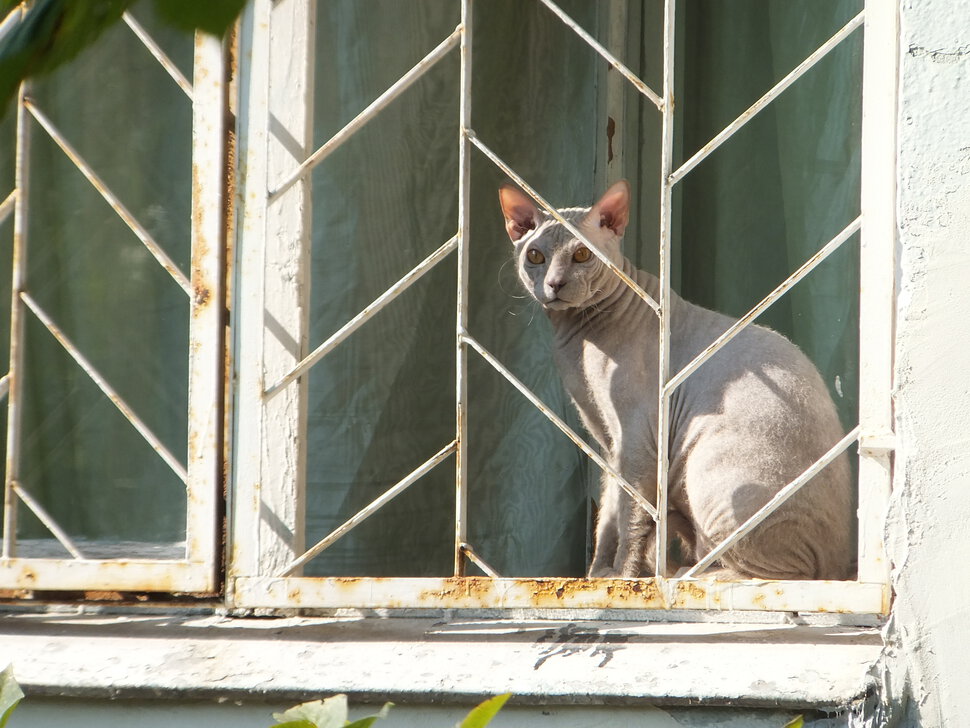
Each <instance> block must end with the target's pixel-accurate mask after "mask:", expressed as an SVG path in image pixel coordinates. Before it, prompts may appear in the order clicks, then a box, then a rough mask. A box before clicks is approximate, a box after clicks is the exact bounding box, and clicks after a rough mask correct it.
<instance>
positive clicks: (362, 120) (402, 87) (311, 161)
mask: <svg viewBox="0 0 970 728" xmlns="http://www.w3.org/2000/svg"><path fill="white" fill-rule="evenodd" d="M461 35H462V27H461V26H460V25H459V26H458V27H457V28H455V30H454V32H453V33H452V34H451V35H449V36H448V37H447V38H445V39H444V40H443V41H441V43H439V44H438V45H437V46H436V47H435V48H434V50H432V51H431V52H430V53H429V54H428V55H426V56H425V57H424V58H422V59H421V60H420V61H418V63H417V64H416V65H415V66H414V67H413V68H411V70H410V71H408V72H407V73H405V74H404V75H403V76H401V78H399V79H398V80H397V81H395V82H394V83H393V84H392V85H391V86H390V88H388V89H387V91H385V92H384V93H382V94H381V95H380V96H378V97H377V98H376V99H374V100H373V101H372V102H371V103H370V105H369V106H368V107H367V108H366V109H364V110H363V111H361V112H360V113H359V114H357V116H355V117H354V118H353V119H351V120H350V122H348V124H347V125H346V126H345V127H344V128H343V129H341V130H340V131H338V132H337V133H336V134H334V135H333V136H332V137H331V138H330V140H329V141H327V142H326V143H325V144H323V146H321V147H320V148H319V149H317V150H316V151H315V152H313V154H311V155H310V156H309V157H307V158H306V159H305V160H304V161H303V163H302V164H300V166H299V167H297V168H296V171H294V172H293V174H291V175H290V176H289V177H287V178H286V180H285V181H284V182H283V183H282V184H280V185H279V186H278V187H277V188H276V189H275V190H273V191H271V192H270V193H269V202H270V204H273V203H274V202H276V200H278V199H279V197H280V195H282V194H283V193H284V192H286V191H287V190H288V189H289V188H290V187H292V186H293V185H295V184H296V183H297V182H298V181H300V180H301V179H303V177H304V176H305V175H306V174H307V173H308V172H310V170H312V169H313V168H314V167H316V166H317V165H318V164H320V162H322V161H323V160H324V159H326V158H327V157H329V156H330V154H332V153H333V152H334V151H335V150H336V149H337V148H339V147H340V145H341V144H343V143H344V142H345V141H347V140H348V139H350V137H352V136H353V135H354V134H356V133H357V132H358V131H359V130H360V129H361V128H362V127H363V126H364V125H365V124H367V122H369V121H370V120H371V119H373V118H374V117H375V116H377V114H378V113H379V112H380V111H381V110H383V109H384V107H386V106H387V105H388V104H390V103H391V102H392V101H394V99H396V98H397V97H398V96H400V95H401V94H402V93H404V92H405V91H406V90H407V89H409V88H410V87H411V86H412V85H413V84H414V83H415V82H416V81H417V80H418V79H420V78H421V77H422V76H423V75H424V74H425V73H427V72H428V71H429V70H431V68H433V67H434V65H435V64H436V63H437V62H438V61H440V60H441V59H442V58H444V57H445V56H446V55H448V53H449V52H450V51H451V50H453V49H454V48H457V47H458V45H459V43H460V42H461Z"/></svg>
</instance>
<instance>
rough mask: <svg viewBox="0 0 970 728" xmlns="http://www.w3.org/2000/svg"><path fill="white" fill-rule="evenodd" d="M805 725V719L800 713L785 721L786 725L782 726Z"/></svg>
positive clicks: (797, 726) (789, 727) (796, 727)
mask: <svg viewBox="0 0 970 728" xmlns="http://www.w3.org/2000/svg"><path fill="white" fill-rule="evenodd" d="M804 725H805V719H804V718H803V717H802V716H800V715H796V716H795V717H794V718H792V719H791V720H790V721H788V722H787V723H785V725H784V726H782V728H803V726H804Z"/></svg>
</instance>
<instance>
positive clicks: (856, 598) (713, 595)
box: [227, 0, 898, 614]
mask: <svg viewBox="0 0 970 728" xmlns="http://www.w3.org/2000/svg"><path fill="white" fill-rule="evenodd" d="M539 1H540V2H542V3H543V4H544V5H546V6H547V7H549V8H550V9H551V10H553V12H557V14H558V13H561V11H558V8H556V7H555V6H554V4H553V3H552V2H551V1H550V0H539ZM865 5H866V7H865V10H864V11H863V13H864V21H862V22H863V25H864V32H865V37H866V43H865V46H866V47H865V54H864V63H863V79H864V81H863V83H864V89H865V92H864V93H863V122H862V126H863V128H862V205H861V207H862V212H861V215H860V218H859V220H857V224H858V226H860V227H861V253H860V255H861V265H860V268H861V273H860V276H861V279H860V289H861V294H860V295H861V299H862V300H861V310H860V329H861V335H860V340H861V342H860V380H861V383H860V428H859V432H858V442H859V482H860V483H864V487H861V488H860V494H859V512H860V518H859V560H860V566H859V575H858V580H857V581H853V582H819V581H789V582H774V581H772V582H768V581H758V580H751V581H744V582H730V583H729V582H710V581H702V580H696V579H665V578H661V577H655V578H646V579H636V580H619V579H617V580H610V579H603V580H587V579H564V578H547V579H503V578H492V577H469V576H465V567H466V565H467V563H468V562H472V563H475V564H477V565H478V566H480V567H481V568H482V569H483V570H484V571H485V572H486V573H490V570H489V567H488V565H487V564H486V563H484V562H483V561H482V560H481V559H480V557H479V556H478V555H477V554H476V553H475V552H474V550H473V549H472V548H471V547H469V546H468V545H467V543H466V539H465V533H464V524H465V523H467V513H466V502H465V484H466V482H467V473H466V472H465V463H466V462H467V458H466V457H465V456H464V450H463V448H464V441H465V430H464V423H465V417H464V412H463V411H462V407H463V403H464V402H465V401H466V396H465V395H466V392H467V386H468V383H467V377H466V362H467V357H468V349H469V348H474V349H476V350H478V352H479V353H481V354H483V355H486V354H487V353H486V352H485V351H484V350H483V349H481V348H480V347H479V346H478V345H477V342H475V341H474V339H472V338H471V337H470V335H469V334H468V332H467V330H466V328H465V324H466V318H465V313H464V303H463V301H464V300H466V298H467V284H466V282H467V280H468V255H467V249H466V242H465V241H467V240H468V236H469V228H468V218H467V215H466V214H465V210H467V208H468V205H469V199H470V198H469V179H470V178H469V163H470V161H469V160H470V157H471V155H472V154H474V153H476V152H473V151H472V147H473V146H475V147H477V148H478V150H479V152H482V153H484V154H485V156H489V157H492V161H493V162H495V163H496V164H498V165H499V166H500V167H502V168H503V169H505V171H506V172H507V173H509V174H510V176H512V177H513V179H516V178H517V175H515V173H514V170H512V169H511V168H507V167H505V166H504V163H502V162H501V160H499V159H498V158H497V157H495V156H494V154H492V153H491V152H490V150H489V149H488V148H487V146H485V144H484V143H483V142H482V141H481V140H479V139H478V138H477V137H475V136H474V133H473V132H471V131H470V130H471V129H472V128H473V127H472V125H471V124H470V120H471V94H470V83H471V74H470V64H471V48H470V46H469V45H468V44H467V42H466V40H467V38H468V37H469V35H470V34H471V33H472V28H471V10H472V2H471V0H461V7H462V22H461V24H459V26H458V28H457V29H456V31H455V33H453V34H452V35H451V36H449V37H448V38H447V39H445V40H444V41H443V42H442V44H441V45H440V46H439V47H438V48H437V49H435V51H432V53H430V54H429V55H428V57H426V58H425V60H424V61H422V62H421V63H419V64H418V66H416V67H415V70H420V69H421V68H423V67H425V66H427V65H429V64H431V63H433V62H434V61H435V60H436V59H437V58H438V57H441V56H442V55H444V54H446V53H448V52H449V51H451V50H452V49H453V48H455V47H456V46H458V47H459V52H460V55H461V63H462V74H461V81H460V83H461V87H462V95H461V97H462V102H461V108H460V128H461V129H462V130H465V131H466V132H467V133H462V138H461V139H460V140H459V144H460V147H459V149H460V159H459V165H460V168H459V170H460V171H459V177H460V183H459V184H460V186H459V225H458V233H457V235H456V238H454V239H452V240H451V241H448V242H447V243H445V244H444V245H443V246H442V248H441V249H439V251H438V252H437V253H436V254H435V256H441V257H443V256H445V255H448V254H449V253H450V252H451V251H452V250H455V252H456V255H457V257H458V261H459V271H460V273H459V281H458V297H459V303H458V310H457V316H456V332H457V335H456V374H457V377H456V379H457V392H456V394H457V402H458V403H459V404H458V411H457V412H456V438H455V441H454V442H452V443H451V444H450V445H446V446H445V447H444V448H443V449H442V450H441V451H440V452H439V453H437V454H436V455H434V456H432V457H431V458H430V459H429V460H428V461H427V462H426V463H425V465H424V466H422V467H421V468H418V470H416V471H415V472H414V473H412V474H411V475H409V476H407V477H406V478H404V479H403V480H402V481H401V483H399V484H398V485H399V486H401V487H407V484H408V482H409V479H411V478H412V477H413V478H414V479H416V478H417V477H419V476H420V474H421V472H423V469H430V468H431V467H434V466H435V465H437V464H438V463H439V462H441V460H443V459H444V458H446V457H448V456H449V455H450V454H451V453H452V452H454V453H455V454H456V460H457V464H456V499H457V506H456V526H455V562H456V563H455V576H453V577H443V578H393V579H392V578H335V577H302V576H289V575H287V574H288V573H289V572H292V571H298V567H299V563H300V558H301V554H305V552H306V544H305V543H304V535H303V532H302V529H303V515H304V513H303V502H302V482H301V479H302V478H303V477H304V475H303V464H304V463H305V456H306V454H305V450H304V448H305V443H304V438H303V437H302V434H301V433H302V432H303V429H302V428H304V427H305V424H306V415H307V413H306V409H305V402H306V384H305V378H304V379H301V378H300V377H299V376H298V372H299V371H300V367H301V366H303V365H306V363H307V360H308V359H310V358H312V354H311V353H310V352H309V350H308V345H307V330H308V323H307V320H306V316H305V312H306V311H307V310H308V308H309V307H308V305H307V302H308V300H309V299H308V296H309V284H308V283H307V282H306V281H303V280H302V279H301V278H300V276H299V275H296V276H292V277H291V278H290V279H288V280H286V281H280V280H275V279H273V278H272V277H271V276H267V275H266V272H267V271H268V270H271V269H278V268H279V267H281V266H282V267H284V268H287V269H289V270H297V271H299V270H300V269H301V267H302V266H304V265H305V262H306V256H307V251H308V245H307V244H306V243H307V240H308V236H309V211H310V209H311V204H312V203H311V201H310V188H309V181H308V174H309V170H310V169H312V166H313V165H314V164H315V163H316V162H318V161H319V160H320V159H322V158H323V156H325V155H326V154H327V153H329V148H330V147H329V146H328V145H332V146H336V144H338V143H339V141H340V138H341V135H345V134H346V135H348V136H349V134H352V133H353V131H355V130H356V128H359V126H362V125H363V124H364V123H366V121H367V120H368V119H369V118H370V117H371V116H372V115H373V114H376V113H378V112H379V109H380V108H381V106H382V105H383V104H384V103H386V102H389V100H390V99H391V98H393V97H394V95H396V94H397V93H399V92H400V91H402V90H403V89H404V88H406V86H407V84H406V83H402V82H399V83H398V84H395V85H394V86H392V87H391V88H390V89H389V91H388V92H387V93H385V94H384V95H383V96H382V97H380V98H379V99H377V100H376V101H375V102H374V104H372V105H371V107H368V109H366V110H365V111H364V112H362V113H361V114H360V116H359V117H358V118H357V119H355V120H354V121H352V122H351V123H350V124H349V125H348V126H347V127H346V128H345V129H344V130H343V131H341V132H339V133H338V134H337V135H336V136H335V137H334V138H333V139H332V140H331V142H328V143H327V144H325V145H324V147H322V148H321V149H318V150H316V151H314V150H313V142H312V124H311V121H310V118H309V110H310V109H312V105H313V100H312V85H313V62H312V59H313V57H314V50H315V49H314V47H313V43H314V39H313V25H314V21H315V18H314V16H313V10H314V7H315V5H314V3H313V2H312V0H291V2H288V3H284V4H279V5H277V6H276V7H275V8H274V7H273V3H272V2H271V1H270V0H256V2H255V3H254V4H253V5H252V6H251V8H250V9H249V10H247V13H246V15H245V16H244V22H243V32H242V44H243V50H242V53H241V57H242V58H244V59H248V63H244V65H243V68H242V69H241V71H242V84H241V88H242V89H243V94H244V98H243V101H242V103H241V105H240V127H239V128H240V142H241V143H240V149H241V152H242V155H243V157H242V160H241V164H242V175H241V179H242V180H243V190H242V200H243V202H242V205H241V210H240V215H241V216H240V225H239V229H240V231H241V233H240V258H239V267H238V278H237V290H238V292H239V298H238V299H237V314H238V318H237V327H236V332H235V333H236V347H237V348H236V351H237V352H238V357H237V359H236V361H237V371H236V379H237V381H238V390H237V392H236V395H237V399H236V403H235V406H236V413H237V417H236V420H235V424H236V430H235V459H234V468H233V469H234V473H235V476H234V484H235V488H234V490H233V499H232V507H231V515H232V518H231V533H230V544H231V549H230V555H229V561H228V575H227V579H228V598H229V602H230V604H231V605H233V606H237V607H246V608H255V607H261V608H271V609H289V608H301V607H302V608H340V607H354V608H393V607H413V608H427V607H435V608H547V607H554V608H572V609H606V608H631V609H702V610H778V611H825V612H851V613H864V614H887V613H888V611H889V607H890V587H889V565H888V561H887V559H886V556H885V553H884V550H883V538H882V524H883V518H884V513H885V508H886V504H887V503H888V495H889V489H890V482H891V480H890V479H891V469H890V468H891V453H892V451H893V434H892V405H891V398H890V391H891V383H892V340H893V339H892V330H893V324H892V320H893V318H892V317H893V305H894V294H895V291H894V287H895V284H894V275H895V273H894V268H895V263H894V242H895V227H894V225H895V217H894V206H895V178H894V168H895V161H894V160H895V118H896V74H895V73H894V72H893V70H892V69H895V67H896V63H897V60H896V52H897V49H896V42H897V35H898V33H897V25H898V20H897V12H898V10H897V8H895V7H893V5H892V4H887V3H882V2H875V1H874V0H868V1H867V2H866V4H865ZM665 8H666V18H667V20H666V28H665V39H666V42H665V45H669V48H668V49H667V50H666V51H665V53H666V55H667V58H668V59H670V58H672V52H673V49H672V45H673V39H674V27H673V18H674V17H675V12H674V11H675V8H674V0H665ZM574 30H576V32H577V33H579V34H580V35H581V36H582V35H583V34H584V31H582V29H579V28H578V27H574ZM849 32H858V31H854V29H850V30H849V31H848V32H846V35H848V33H849ZM584 39H585V40H586V41H587V43H589V42H590V41H591V40H592V39H591V38H588V37H586V38H584ZM593 42H594V43H595V41H593ZM597 50H598V51H599V52H600V54H601V55H604V57H606V58H607V60H608V61H609V62H610V63H611V64H612V65H613V66H614V67H615V68H620V67H621V65H622V64H619V62H618V61H615V59H612V58H611V56H609V52H608V51H607V50H606V49H605V48H602V47H601V46H600V47H599V48H598V49H597ZM279 54H285V57H286V58H287V62H286V63H279V62H277V63H275V64H274V63H273V59H275V58H279V57H280V55H279ZM276 73H279V74H282V75H281V76H280V77H275V76H274V74H276ZM407 78H408V77H407V76H405V80H406V79H407ZM780 85H781V84H779V86H780ZM665 87H666V88H665V90H664V93H663V94H659V95H658V94H654V96H657V99H656V101H655V103H656V102H657V101H659V102H660V106H661V107H662V106H663V103H662V101H661V99H662V98H669V97H670V95H671V90H672V87H673V78H672V63H668V64H667V71H666V72H665ZM781 90H783V89H779V90H778V93H780V92H781ZM643 93H644V94H645V95H647V96H648V97H649V93H647V92H643ZM300 101H302V104H301V103H300ZM759 103H760V102H759ZM753 113H756V111H754V112H753V111H752V110H751V109H749V111H748V112H745V114H746V115H747V116H751V115H753ZM742 116H745V115H742ZM271 117H272V118H273V123H274V124H281V125H282V126H283V128H285V129H286V130H287V132H288V133H289V138H290V140H291V144H292V140H296V142H297V144H298V145H299V146H300V147H301V150H300V154H302V158H300V154H297V155H295V156H294V150H293V147H292V146H291V148H290V149H284V148H283V147H282V145H280V144H279V143H278V142H274V139H273V134H272V133H271V131H270V129H269V122H268V120H269V119H270V118H271ZM670 117H672V114H665V124H664V132H663V137H664V142H663V145H664V153H663V160H662V166H663V176H664V180H666V183H665V184H664V185H663V189H664V191H665V192H664V198H665V199H664V201H663V203H662V205H663V207H662V209H663V210H664V211H665V212H664V213H662V217H663V218H664V222H663V223H662V225H663V228H664V229H665V230H666V229H669V223H668V222H667V220H669V215H670V190H671V189H672V186H673V185H674V184H676V182H677V181H678V180H679V179H680V178H682V176H683V174H681V171H682V170H681V171H674V170H672V169H671V157H672V155H671V153H670V150H671V145H672V133H673V132H672V125H671V123H670ZM288 157H289V158H288ZM676 175H680V176H676ZM517 181H521V182H525V180H517ZM524 188H525V189H527V190H528V187H527V185H526V186H525V187H524ZM537 199H538V200H539V202H540V203H542V202H543V201H542V200H541V198H537ZM546 207H547V208H548V207H549V206H548V205H546ZM850 227H851V226H850ZM665 237H666V238H668V240H667V242H666V244H665V246H664V248H663V249H662V253H661V269H660V277H661V280H664V279H665V277H666V278H667V279H669V234H666V233H665ZM846 237H848V236H847V235H846ZM665 253H666V254H665ZM435 256H432V257H433V258H434V257H435ZM436 259H437V258H436ZM429 261H430V265H433V263H434V262H436V260H435V261H431V260H430V259H429V260H426V261H425V262H424V263H423V264H420V265H419V266H418V267H417V268H416V269H415V270H414V271H412V273H411V274H409V275H410V276H411V277H412V278H413V279H416V278H417V277H419V276H420V274H421V273H422V272H423V270H425V268H423V266H425V265H428V264H429ZM665 273H666V276H665ZM407 280H408V277H406V278H405V279H402V281H401V283H400V285H402V286H403V287H406V285H407ZM403 287H402V288H401V290H403ZM394 290H396V288H392V289H391V290H390V291H389V292H388V293H392V292H393V291H394ZM667 290H669V287H667ZM665 304H666V301H664V300H661V301H660V305H661V307H663V306H664V305H665ZM267 316H271V317H272V318H273V319H274V320H275V321H276V325H278V326H280V327H282V328H283V330H285V331H289V332H291V337H292V341H294V342H297V344H296V346H295V347H294V346H291V348H290V350H285V349H284V348H283V347H282V346H281V345H279V343H278V342H274V340H273V337H272V336H270V335H268V334H267V332H266V329H265V327H264V321H265V319H266V317H267ZM365 320H366V318H364V319H363V320H360V321H357V324H359V323H363V321H365ZM352 323H353V322H352ZM352 329H353V327H352V328H351V330H350V331H352ZM346 333H347V334H348V335H349V333H350V332H349V331H348V332H346ZM665 349H666V345H664V346H662V347H661V350H662V351H664V350H665ZM486 358H487V357H486ZM301 361H302V362H303V364H302V365H301ZM661 370H662V371H664V370H665V366H664V361H663V360H662V361H661ZM500 371H501V370H500ZM506 376H507V378H509V377H510V374H508V373H506ZM664 376H665V381H668V379H667V377H669V373H666V372H665V374H664ZM513 379H514V378H513ZM513 384H515V382H514V381H513ZM264 393H266V394H264ZM524 393H525V391H524ZM663 405H664V403H663V401H662V402H661V406H663ZM855 439H856V438H855V437H851V438H849V441H850V443H849V444H851V441H855ZM396 487H398V486H396ZM392 490H394V489H392ZM660 498H661V499H662V498H663V493H661V494H660ZM388 499H389V498H388ZM378 500H380V499H378ZM661 502H662V500H661ZM658 542H659V543H664V539H663V538H658ZM294 564H296V565H297V566H296V567H294Z"/></svg>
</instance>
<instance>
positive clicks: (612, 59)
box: [539, 0, 664, 110]
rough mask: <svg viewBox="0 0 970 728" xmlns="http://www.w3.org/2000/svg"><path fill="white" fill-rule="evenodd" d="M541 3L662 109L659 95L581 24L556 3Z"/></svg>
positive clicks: (550, 1) (548, 1)
mask: <svg viewBox="0 0 970 728" xmlns="http://www.w3.org/2000/svg"><path fill="white" fill-rule="evenodd" d="M539 2H541V3H542V4H543V5H545V6H546V7H547V8H549V9H550V10H551V11H552V12H553V13H555V14H556V15H557V16H558V17H559V19H560V20H562V22H563V23H565V24H566V25H567V26H568V27H569V28H570V30H572V31H573V32H574V33H576V35H578V36H579V37H580V38H582V39H583V40H584V41H586V44H587V45H588V46H590V47H591V48H592V49H593V50H594V51H596V52H597V53H599V54H600V55H601V56H602V57H603V58H604V59H605V60H606V62H607V63H609V64H610V65H611V66H613V68H615V69H616V70H617V71H619V72H620V74H621V75H622V76H623V78H625V79H626V80H627V81H629V82H630V83H631V84H633V86H634V87H635V88H636V90H637V91H639V92H640V93H641V94H643V95H644V96H646V97H647V98H648V99H650V103H652V104H653V105H654V106H656V107H657V108H658V109H660V110H663V107H664V102H663V99H661V98H660V96H658V95H657V93H656V92H654V90H653V89H651V88H650V87H649V86H647V84H645V83H644V82H643V81H642V80H641V79H640V77H639V76H637V75H636V74H635V73H634V72H633V71H631V70H630V69H629V68H627V67H626V66H625V65H624V64H623V63H622V62H621V61H620V60H619V59H617V57H616V56H614V55H613V54H612V53H610V52H609V51H608V50H606V48H605V47H603V45H601V44H600V43H599V41H597V40H596V39H595V38H594V37H593V36H591V35H590V34H589V33H587V32H586V31H585V30H584V29H583V28H582V26H580V25H579V23H577V22H576V21H575V20H573V19H572V18H571V17H569V16H568V15H567V14H566V13H565V12H564V11H563V9H562V8H560V7H559V6H558V5H556V4H555V3H554V2H552V0H539Z"/></svg>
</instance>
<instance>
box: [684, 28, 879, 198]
mask: <svg viewBox="0 0 970 728" xmlns="http://www.w3.org/2000/svg"><path fill="white" fill-rule="evenodd" d="M864 17H865V12H864V11H863V12H860V13H859V14H858V15H856V16H855V17H854V18H852V20H850V21H849V22H848V23H846V24H845V25H843V26H842V28H841V30H839V31H838V32H837V33H836V34H835V35H833V36H832V37H831V38H829V39H828V40H827V41H825V43H823V44H822V45H820V46H819V47H818V49H817V50H815V52H814V53H812V54H811V55H810V56H808V58H806V59H805V60H804V61H802V62H801V63H799V64H798V65H797V66H795V68H794V69H792V71H791V72H790V73H789V74H788V75H787V76H785V77H784V78H783V79H781V80H780V81H779V82H778V83H776V84H775V85H774V86H772V88H771V90H769V91H768V93H766V94H765V95H764V96H762V97H761V98H760V99H758V100H757V101H755V102H754V103H753V104H752V105H751V106H749V107H748V108H747V109H746V110H745V111H744V112H743V113H742V114H741V115H740V116H739V117H738V118H737V119H735V120H734V121H732V122H731V123H730V124H728V125H727V126H726V127H724V129H723V130H721V131H720V132H719V133H718V134H717V136H715V137H714V138H713V139H711V141H709V142H708V143H707V144H705V145H704V146H703V147H701V148H700V149H699V150H698V151H697V152H696V153H695V154H694V156H692V157H691V158H690V159H688V160H687V161H686V162H684V163H683V164H682V165H681V166H680V167H679V168H678V169H677V171H676V172H674V173H673V175H671V183H672V184H676V183H677V182H679V181H680V180H682V179H683V178H684V176H685V175H686V174H687V173H688V172H690V171H691V170H692V169H694V167H696V166H697V165H698V164H700V163H701V162H703V161H704V160H705V159H707V157H708V156H710V154H711V153H712V152H713V151H714V150H715V149H717V148H718V147H719V146H721V145H722V144H723V143H724V142H726V141H727V140H728V139H730V138H731V137H732V136H734V134H735V132H737V131H738V130H739V129H741V127H743V126H744V125H745V124H747V123H748V122H749V121H751V119H752V118H754V116H755V115H756V114H757V113H758V112H760V111H761V110H762V109H764V108H765V107H766V106H767V105H768V104H770V103H771V102H772V101H774V100H775V99H776V98H777V97H778V96H779V95H781V93H782V92H783V91H784V90H785V89H787V88H788V87H789V86H791V85H792V84H793V83H795V81H797V80H798V79H799V78H801V77H802V76H803V75H804V74H805V73H806V72H807V71H808V70H809V69H810V68H812V66H814V65H815V64H816V63H818V62H819V61H820V60H822V59H823V58H824V57H825V56H826V55H828V53H829V52H830V51H831V50H832V49H834V48H835V47H836V46H838V45H839V43H841V42H842V41H843V40H845V39H846V38H847V37H848V36H849V35H850V34H851V33H852V31H854V30H855V29H856V28H858V27H859V26H861V25H862V22H863V19H864Z"/></svg>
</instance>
